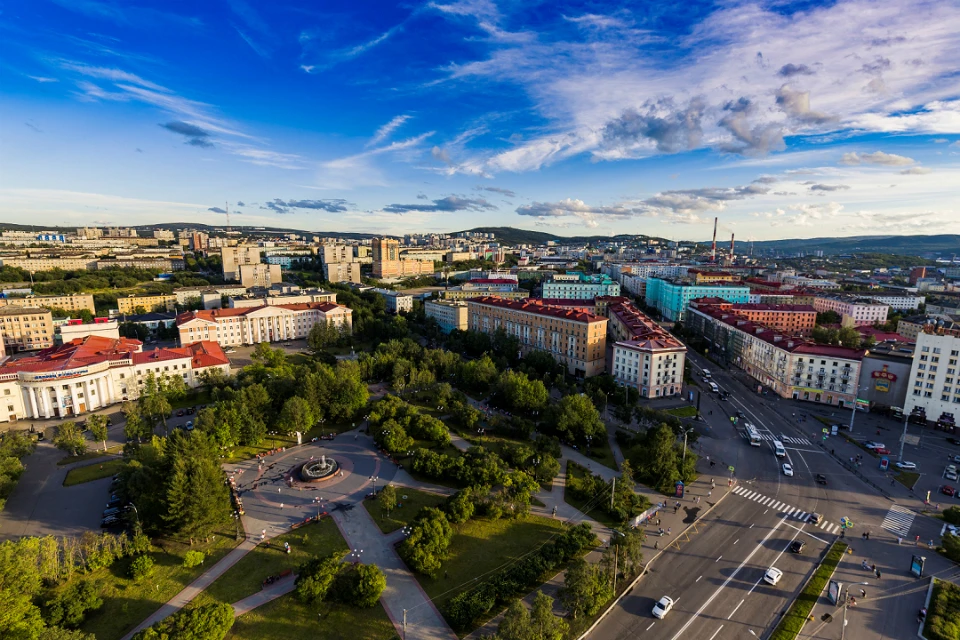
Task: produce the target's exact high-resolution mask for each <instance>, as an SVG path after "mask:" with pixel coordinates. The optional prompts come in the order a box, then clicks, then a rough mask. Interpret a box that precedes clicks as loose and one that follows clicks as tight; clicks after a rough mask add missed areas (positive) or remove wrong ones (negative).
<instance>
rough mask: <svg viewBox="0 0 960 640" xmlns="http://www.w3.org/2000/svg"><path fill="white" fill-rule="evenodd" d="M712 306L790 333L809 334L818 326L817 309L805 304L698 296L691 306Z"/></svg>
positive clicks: (691, 302)
mask: <svg viewBox="0 0 960 640" xmlns="http://www.w3.org/2000/svg"><path fill="white" fill-rule="evenodd" d="M706 306H712V307H715V308H717V309H719V310H721V311H732V312H733V313H736V314H738V315H741V316H743V317H744V318H746V319H747V320H749V321H750V322H755V323H757V324H762V325H764V326H766V327H770V328H771V329H776V330H777V331H784V332H786V333H789V334H799V335H809V334H810V333H811V332H812V331H813V328H814V327H816V326H817V310H816V309H814V308H813V307H812V306H810V305H803V304H763V303H760V304H754V303H739V304H734V303H731V302H727V301H726V300H721V299H719V298H697V299H696V300H691V301H690V307H691V308H700V307H706Z"/></svg>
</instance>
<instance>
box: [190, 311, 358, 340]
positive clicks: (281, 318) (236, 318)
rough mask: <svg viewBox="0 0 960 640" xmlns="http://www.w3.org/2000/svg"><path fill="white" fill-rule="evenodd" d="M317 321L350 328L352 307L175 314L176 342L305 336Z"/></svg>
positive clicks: (278, 338)
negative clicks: (178, 334)
mask: <svg viewBox="0 0 960 640" xmlns="http://www.w3.org/2000/svg"><path fill="white" fill-rule="evenodd" d="M318 322H322V323H333V324H335V325H336V326H338V327H340V328H341V329H342V330H343V331H344V332H346V333H352V331H353V310H352V309H351V308H350V307H347V306H344V305H342V304H334V303H332V302H302V303H296V304H278V305H262V306H259V307H240V308H233V309H206V310H202V311H187V312H185V313H181V314H180V315H179V316H177V329H178V330H179V331H180V343H181V344H190V343H192V342H198V341H200V340H209V341H211V342H216V343H217V344H219V345H220V346H223V347H231V346H239V345H244V344H258V343H260V342H277V341H282V340H296V339H299V338H306V337H307V336H308V335H309V334H310V329H312V328H313V325H315V324H317V323H318Z"/></svg>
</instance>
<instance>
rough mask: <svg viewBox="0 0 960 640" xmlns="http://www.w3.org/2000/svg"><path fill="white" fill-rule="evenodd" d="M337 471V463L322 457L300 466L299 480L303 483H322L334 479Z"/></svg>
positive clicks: (338, 466)
mask: <svg viewBox="0 0 960 640" xmlns="http://www.w3.org/2000/svg"><path fill="white" fill-rule="evenodd" d="M339 470H340V465H339V464H338V463H337V461H336V460H334V459H333V458H328V457H327V456H325V455H324V456H320V458H319V459H318V460H308V461H307V462H304V463H303V464H302V465H300V479H301V480H302V481H303V482H323V481H324V480H329V479H330V478H332V477H334V476H335V475H336V474H337V471H339Z"/></svg>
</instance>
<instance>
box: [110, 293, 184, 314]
mask: <svg viewBox="0 0 960 640" xmlns="http://www.w3.org/2000/svg"><path fill="white" fill-rule="evenodd" d="M176 304H177V296H175V295H169V296H163V295H161V296H127V297H126V298H117V310H119V311H120V313H125V314H130V315H132V314H135V313H137V307H143V308H144V309H145V310H146V311H147V312H148V313H149V312H150V311H173V310H174V309H175V308H176V307H175V305H176Z"/></svg>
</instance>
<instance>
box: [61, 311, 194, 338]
mask: <svg viewBox="0 0 960 640" xmlns="http://www.w3.org/2000/svg"><path fill="white" fill-rule="evenodd" d="M123 321H124V322H127V323H131V324H138V325H140V326H142V327H144V328H145V329H146V330H147V332H148V333H149V334H150V335H152V336H156V335H157V334H158V333H159V331H160V329H172V328H173V327H175V326H177V314H175V313H166V312H159V311H153V312H151V313H143V314H137V315H132V316H127V317H125V318H124V319H123ZM60 329H61V331H62V330H63V327H61V328H60Z"/></svg>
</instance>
